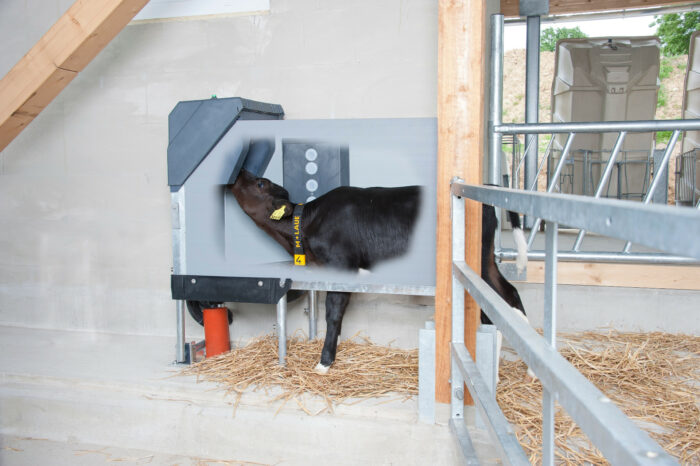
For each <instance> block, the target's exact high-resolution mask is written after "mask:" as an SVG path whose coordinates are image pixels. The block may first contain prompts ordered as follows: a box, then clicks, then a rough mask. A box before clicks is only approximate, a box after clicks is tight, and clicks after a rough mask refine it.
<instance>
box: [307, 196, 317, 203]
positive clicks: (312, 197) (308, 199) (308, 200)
mask: <svg viewBox="0 0 700 466" xmlns="http://www.w3.org/2000/svg"><path fill="white" fill-rule="evenodd" d="M314 199H316V196H309V197H307V198H306V202H311V201H313V200H314Z"/></svg>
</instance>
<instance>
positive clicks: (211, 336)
mask: <svg viewBox="0 0 700 466" xmlns="http://www.w3.org/2000/svg"><path fill="white" fill-rule="evenodd" d="M202 312H203V314H204V344H205V346H206V348H207V358H210V357H212V356H216V355H217V354H221V353H225V352H227V351H229V350H230V349H231V341H230V340H229V333H228V309H227V308H225V307H215V308H211V309H204V310H203V311H202Z"/></svg>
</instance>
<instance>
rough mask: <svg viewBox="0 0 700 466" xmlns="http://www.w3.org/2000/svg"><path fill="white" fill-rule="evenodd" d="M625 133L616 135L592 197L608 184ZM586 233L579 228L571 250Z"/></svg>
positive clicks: (595, 196) (575, 247)
mask: <svg viewBox="0 0 700 466" xmlns="http://www.w3.org/2000/svg"><path fill="white" fill-rule="evenodd" d="M626 135H627V133H626V132H625V131H620V134H619V136H618V137H617V140H616V141H615V145H614V146H613V150H612V153H611V154H610V158H609V159H608V162H607V163H606V164H605V170H604V171H603V175H602V176H601V177H600V181H599V182H598V187H597V188H596V190H595V194H594V195H593V197H594V198H596V199H597V198H599V197H600V195H601V194H603V189H604V188H605V185H606V184H608V180H609V179H610V174H611V173H612V170H613V167H614V166H615V159H617V154H619V153H620V149H622V144H623V143H624V142H625V136H626ZM585 235H586V230H585V229H581V230H580V231H579V232H578V236H576V241H574V247H573V248H572V251H578V250H579V248H580V247H581V242H582V241H583V237H584V236H585Z"/></svg>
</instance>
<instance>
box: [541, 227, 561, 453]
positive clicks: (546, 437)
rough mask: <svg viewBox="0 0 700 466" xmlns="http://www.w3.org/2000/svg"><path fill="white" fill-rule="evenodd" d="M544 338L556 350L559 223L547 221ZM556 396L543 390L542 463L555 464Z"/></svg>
mask: <svg viewBox="0 0 700 466" xmlns="http://www.w3.org/2000/svg"><path fill="white" fill-rule="evenodd" d="M544 228H545V235H546V236H545V251H546V256H545V265H544V326H543V327H544V329H543V330H544V339H545V341H546V342H547V343H549V345H550V346H551V347H552V348H554V350H555V351H556V346H557V343H556V333H557V250H558V245H557V243H558V231H559V225H558V224H557V223H555V222H549V221H547V222H545V226H544ZM554 439H555V433H554V397H553V396H552V393H551V392H550V391H549V390H547V389H546V388H543V390H542V464H543V465H545V464H547V465H553V464H554Z"/></svg>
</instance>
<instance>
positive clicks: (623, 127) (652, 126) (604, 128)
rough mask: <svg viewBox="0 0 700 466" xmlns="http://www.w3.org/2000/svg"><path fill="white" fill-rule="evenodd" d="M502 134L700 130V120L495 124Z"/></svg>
mask: <svg viewBox="0 0 700 466" xmlns="http://www.w3.org/2000/svg"><path fill="white" fill-rule="evenodd" d="M493 130H494V131H495V132H497V133H502V134H548V133H571V132H574V133H619V132H620V131H627V132H628V133H644V132H649V131H675V130H681V131H694V130H700V120H698V119H695V120H639V121H604V122H599V121H581V122H571V123H519V124H516V123H510V124H503V125H499V126H495V127H494V128H493Z"/></svg>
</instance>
